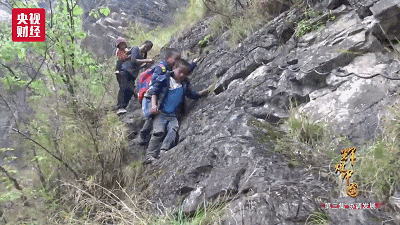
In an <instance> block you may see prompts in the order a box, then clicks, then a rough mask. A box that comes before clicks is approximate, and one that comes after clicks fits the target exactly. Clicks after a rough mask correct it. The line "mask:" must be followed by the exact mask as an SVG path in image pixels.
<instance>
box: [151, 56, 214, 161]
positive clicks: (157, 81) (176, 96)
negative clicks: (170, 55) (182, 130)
mask: <svg viewBox="0 0 400 225" xmlns="http://www.w3.org/2000/svg"><path fill="white" fill-rule="evenodd" d="M189 71H190V64H189V63H188V62H187V61H186V60H183V59H178V60H176V62H175V65H174V68H173V71H170V72H166V73H165V74H163V75H158V76H153V78H152V85H151V86H150V88H149V93H150V94H151V109H150V112H151V113H152V114H157V115H156V117H155V119H154V122H153V132H152V135H151V138H150V143H149V146H148V148H147V153H146V161H145V163H151V162H152V161H154V160H155V159H156V158H158V156H159V154H160V151H168V150H169V149H170V148H171V147H172V145H173V144H174V142H175V139H176V135H177V132H178V129H179V123H178V119H177V113H178V111H179V109H180V106H181V104H182V102H183V101H184V98H185V97H188V98H191V99H199V98H201V97H202V96H206V95H207V94H208V89H205V90H202V91H200V92H195V91H193V90H192V89H191V87H190V83H189V82H188V80H187V79H186V75H187V74H188V73H189ZM164 136H165V138H164Z"/></svg>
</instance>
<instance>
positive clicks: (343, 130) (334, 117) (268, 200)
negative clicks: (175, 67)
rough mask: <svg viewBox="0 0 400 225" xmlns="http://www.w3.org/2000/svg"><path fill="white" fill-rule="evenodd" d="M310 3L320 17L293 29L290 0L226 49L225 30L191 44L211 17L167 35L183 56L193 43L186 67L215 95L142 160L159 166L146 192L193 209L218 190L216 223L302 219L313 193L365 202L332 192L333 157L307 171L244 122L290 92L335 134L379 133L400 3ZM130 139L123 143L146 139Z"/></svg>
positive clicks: (136, 121)
mask: <svg viewBox="0 0 400 225" xmlns="http://www.w3.org/2000/svg"><path fill="white" fill-rule="evenodd" d="M360 4H363V5H362V6H363V7H364V8H363V9H362V10H360ZM316 7H317V8H318V7H319V8H320V9H324V11H323V12H324V13H323V14H321V15H320V16H319V18H318V20H321V21H324V23H325V24H326V26H325V27H324V28H321V29H320V30H319V31H318V32H311V33H308V34H306V35H304V36H302V37H300V38H297V37H296V32H295V30H294V23H293V22H291V21H296V20H297V21H299V20H300V17H301V14H300V13H299V12H298V11H297V10H295V9H292V10H289V11H286V12H284V13H282V14H281V15H280V16H279V17H277V18H275V19H274V20H273V21H271V22H269V23H268V24H264V25H263V26H262V27H261V28H260V29H258V30H256V31H255V32H253V33H252V35H250V36H249V37H247V38H246V39H245V40H244V41H243V42H242V43H241V44H239V46H238V47H236V48H234V49H230V48H229V47H228V45H227V39H226V37H228V36H229V32H225V33H223V34H221V35H220V36H219V37H216V38H214V40H213V41H212V43H211V44H210V45H209V46H208V47H207V48H206V49H202V51H200V49H199V47H198V45H197V44H198V42H199V41H200V40H203V38H204V37H206V36H207V35H208V34H209V29H210V28H209V23H210V21H211V20H212V18H210V19H208V20H206V21H203V22H199V23H198V24H197V25H196V26H194V27H192V28H191V29H190V30H188V31H187V32H185V33H182V34H181V35H180V36H179V37H178V38H176V39H174V40H171V42H170V43H169V47H174V48H178V49H180V50H183V51H184V52H188V55H187V57H189V58H193V56H192V55H196V57H197V56H198V55H197V54H199V57H200V59H201V60H200V63H199V65H198V67H197V68H196V69H195V71H194V72H193V74H192V75H191V77H190V79H191V82H192V84H194V85H195V86H196V87H197V89H198V90H200V89H201V88H204V87H207V86H208V85H210V84H212V82H213V79H214V77H215V76H216V77H217V78H218V82H217V87H216V89H215V95H212V96H209V97H208V98H207V99H201V100H199V101H197V102H189V104H188V106H187V114H186V116H185V118H184V119H183V120H182V121H181V125H180V131H179V133H180V141H179V144H178V145H177V146H176V147H174V148H173V149H171V150H170V151H168V152H167V153H166V154H164V155H162V156H161V158H160V159H159V160H157V161H156V162H154V163H153V164H152V165H151V166H149V167H148V170H147V172H149V173H151V171H153V170H154V169H161V170H162V171H164V172H163V173H162V174H161V175H160V176H159V177H158V178H157V179H155V180H154V181H152V183H151V185H152V186H153V187H154V193H153V196H152V199H153V200H154V202H156V203H157V204H162V205H163V206H164V207H166V208H169V209H174V208H176V207H177V206H178V205H180V204H182V205H183V206H184V211H185V212H192V211H194V209H195V208H196V207H197V206H198V205H199V204H201V203H202V202H203V201H204V199H205V201H211V200H213V199H217V198H219V197H224V198H225V199H227V202H228V208H229V209H230V210H229V213H228V215H226V217H225V219H224V220H223V221H222V222H221V223H222V224H304V222H305V221H306V220H307V218H308V216H309V215H310V213H312V212H315V211H316V210H317V209H318V208H319V207H320V205H319V204H320V203H324V202H346V203H355V202H364V201H365V202H374V201H373V200H371V199H364V198H362V197H360V198H355V199H351V198H350V197H344V196H341V195H333V194H332V188H333V187H334V186H335V185H336V184H334V183H332V182H328V180H329V175H327V176H325V175H326V174H329V173H330V174H333V172H334V171H332V168H329V167H328V166H327V167H324V168H319V171H318V172H319V173H315V171H313V169H312V168H302V167H291V166H289V163H288V159H286V158H285V157H283V156H281V155H279V154H277V153H274V152H273V151H272V150H273V144H272V142H271V143H268V142H267V143H260V141H259V139H258V135H259V132H257V130H256V129H255V127H254V126H252V125H251V124H252V121H255V120H256V121H260V122H263V123H270V122H276V121H279V120H280V119H283V118H286V117H287V116H288V111H287V109H288V107H289V105H290V102H294V101H296V102H297V103H301V109H302V110H303V111H305V112H306V113H308V114H309V115H311V117H312V118H313V120H315V121H321V122H329V124H331V126H332V127H333V128H334V130H335V132H337V134H342V135H345V136H346V137H347V138H348V139H349V140H350V141H352V142H353V143H354V144H355V146H360V145H361V144H362V143H364V142H365V141H368V140H373V139H374V137H375V136H376V135H377V134H379V132H380V130H379V128H380V127H379V118H380V117H381V116H382V115H385V114H386V113H387V109H386V106H387V105H391V104H394V103H396V102H397V101H398V100H397V99H398V98H397V97H396V96H397V95H398V93H399V91H400V88H399V81H398V80H400V75H399V74H398V71H399V65H398V60H397V59H396V56H395V54H394V53H395V51H385V47H387V41H385V40H383V37H385V38H386V39H394V38H395V37H397V38H399V36H398V35H399V33H396V32H395V31H393V29H394V27H399V25H400V24H399V22H398V21H399V20H396V19H395V18H398V17H399V15H400V4H399V2H398V1H389V0H381V1H364V2H347V1H324V2H322V3H319V5H316ZM327 7H328V8H330V9H333V10H332V11H328V10H327V9H326V8H327ZM369 14H370V15H369ZM332 16H334V19H329V18H330V17H332ZM378 28H379V29H378ZM394 47H395V48H397V47H398V45H396V46H394ZM199 52H200V53H199ZM132 111H133V112H132ZM140 115H141V112H140V107H139V106H138V104H137V103H132V104H131V113H128V114H126V115H124V116H123V118H122V119H123V120H124V121H125V122H127V123H128V124H129V125H130V128H131V129H132V130H133V131H138V129H140V125H141V122H140ZM131 147H132V153H131V154H136V155H137V154H138V153H140V151H142V150H144V149H141V148H140V147H139V146H135V145H132V146H131ZM337 150H338V151H339V150H340V149H339V147H338V149H337ZM337 154H339V152H337ZM321 174H325V175H321ZM328 213H329V216H330V218H331V220H332V224H381V222H377V221H386V220H388V221H389V223H391V222H393V224H395V223H396V221H397V220H396V218H395V215H394V214H391V213H386V212H384V211H378V210H353V211H349V210H330V211H328Z"/></svg>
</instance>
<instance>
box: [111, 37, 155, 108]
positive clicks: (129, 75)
mask: <svg viewBox="0 0 400 225" xmlns="http://www.w3.org/2000/svg"><path fill="white" fill-rule="evenodd" d="M123 41H124V39H123V38H118V39H117V46H120V44H121V43H125V42H123ZM125 45H126V44H125ZM152 47H153V43H152V42H151V41H148V40H147V41H145V42H144V43H143V44H142V45H141V46H140V47H138V46H135V47H133V48H132V49H131V50H130V59H129V60H126V61H124V62H123V63H122V65H121V70H120V72H119V73H116V75H117V81H118V84H119V92H118V103H117V107H118V111H117V115H120V114H123V113H126V109H125V108H126V106H127V105H128V103H129V101H130V100H131V98H132V95H133V94H134V90H133V86H134V85H133V82H134V81H135V79H136V77H137V75H138V73H139V70H140V68H141V65H142V63H153V62H154V59H147V52H148V51H150V50H151V48H152ZM121 52H122V51H121ZM121 54H122V53H121ZM126 54H127V53H126ZM117 64H118V63H117ZM117 69H118V68H117Z"/></svg>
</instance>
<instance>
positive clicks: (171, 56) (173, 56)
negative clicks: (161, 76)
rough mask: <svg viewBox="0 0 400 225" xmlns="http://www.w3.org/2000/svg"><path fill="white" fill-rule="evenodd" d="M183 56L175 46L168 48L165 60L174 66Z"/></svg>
mask: <svg viewBox="0 0 400 225" xmlns="http://www.w3.org/2000/svg"><path fill="white" fill-rule="evenodd" d="M180 58H181V54H180V53H179V52H178V51H177V50H176V49H173V48H168V49H167V50H166V52H165V61H167V63H168V65H170V66H174V65H175V62H176V61H177V60H178V59H180Z"/></svg>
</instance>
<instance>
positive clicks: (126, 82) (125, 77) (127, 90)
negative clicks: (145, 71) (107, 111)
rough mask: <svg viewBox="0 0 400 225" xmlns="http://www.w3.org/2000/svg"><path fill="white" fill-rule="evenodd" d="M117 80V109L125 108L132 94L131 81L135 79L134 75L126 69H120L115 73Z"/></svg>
mask: <svg viewBox="0 0 400 225" xmlns="http://www.w3.org/2000/svg"><path fill="white" fill-rule="evenodd" d="M117 81H118V84H119V92H118V103H117V106H118V109H122V108H125V107H126V106H127V105H128V103H129V101H130V100H131V98H132V95H133V82H134V81H135V77H134V76H133V75H132V74H131V73H129V72H128V71H126V70H121V71H120V73H119V74H117Z"/></svg>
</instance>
